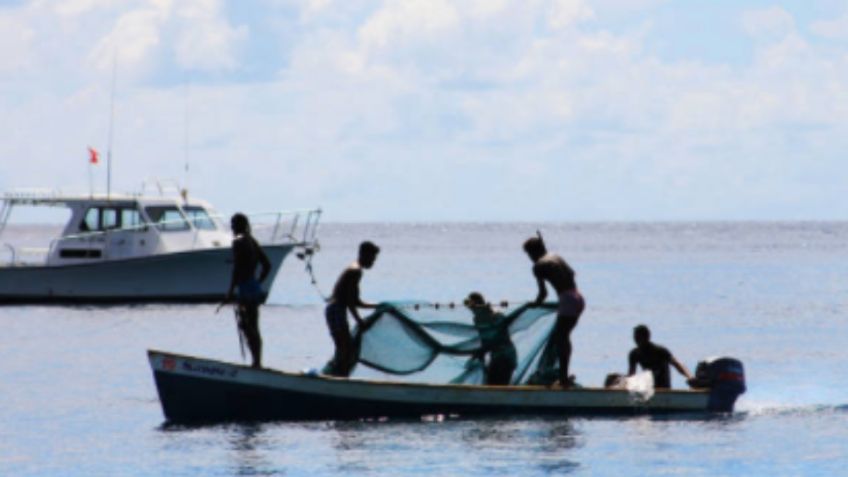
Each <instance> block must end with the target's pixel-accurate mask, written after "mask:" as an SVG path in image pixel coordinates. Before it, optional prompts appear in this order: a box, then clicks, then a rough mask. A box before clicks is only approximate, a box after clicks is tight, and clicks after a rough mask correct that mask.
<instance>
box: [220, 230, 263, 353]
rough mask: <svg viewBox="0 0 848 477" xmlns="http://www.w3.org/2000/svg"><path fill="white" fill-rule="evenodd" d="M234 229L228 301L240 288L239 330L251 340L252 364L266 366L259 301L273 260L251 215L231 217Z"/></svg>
mask: <svg viewBox="0 0 848 477" xmlns="http://www.w3.org/2000/svg"><path fill="white" fill-rule="evenodd" d="M230 228H232V230H233V234H234V235H235V238H234V239H233V276H232V279H231V280H230V288H229V290H228V291H227V297H226V298H225V299H224V301H226V302H229V301H232V300H233V296H234V292H235V290H236V288H238V297H237V303H238V304H237V306H238V325H239V330H240V332H241V333H242V335H243V336H244V337H245V339H246V341H247V347H248V348H249V349H250V356H251V358H252V359H253V363H252V364H251V366H253V367H254V368H261V367H262V336H261V335H260V334H259V304H260V303H262V299H263V298H264V297H263V292H262V286H261V283H262V282H263V281H265V278H267V277H268V274H269V273H270V272H271V262H270V261H269V260H268V256H267V255H265V252H264V251H263V250H262V247H261V246H259V243H258V242H256V239H254V238H253V236H252V235H251V234H250V222H249V221H248V220H247V216H245V215H244V214H241V213H238V214H235V215H233V217H232V219H230ZM259 265H261V266H262V271H261V272H260V274H259V279H257V278H256V268H257V267H258V266H259Z"/></svg>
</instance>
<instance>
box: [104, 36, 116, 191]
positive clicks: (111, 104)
mask: <svg viewBox="0 0 848 477" xmlns="http://www.w3.org/2000/svg"><path fill="white" fill-rule="evenodd" d="M117 76H118V52H117V50H116V51H115V56H114V57H113V58H112V94H111V98H110V100H109V141H108V145H107V148H106V199H109V198H110V197H111V195H112V140H113V138H114V136H115V133H114V129H115V82H116V78H117Z"/></svg>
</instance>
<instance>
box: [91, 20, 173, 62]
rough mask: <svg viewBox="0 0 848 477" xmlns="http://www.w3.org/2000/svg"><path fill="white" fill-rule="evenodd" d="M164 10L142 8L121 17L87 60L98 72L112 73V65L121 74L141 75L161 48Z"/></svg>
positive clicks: (153, 60)
mask: <svg viewBox="0 0 848 477" xmlns="http://www.w3.org/2000/svg"><path fill="white" fill-rule="evenodd" d="M169 14H170V12H169V9H168V8H167V7H164V8H162V7H157V6H155V5H154V6H152V8H151V7H145V8H140V9H137V10H133V11H130V12H128V13H125V14H123V15H121V16H120V17H119V18H118V20H117V21H116V22H115V26H114V27H113V28H112V31H111V32H109V33H108V34H107V35H106V36H105V37H103V38H102V39H101V40H100V42H99V43H98V45H97V46H96V47H95V48H94V49H93V50H92V51H91V53H90V55H89V58H90V59H91V62H92V63H93V64H94V65H95V66H96V67H97V68H99V69H100V70H109V69H111V67H112V65H113V62H114V61H117V62H118V63H119V64H120V65H121V69H122V71H126V70H131V71H143V70H146V69H148V68H150V67H151V66H152V63H153V62H155V61H156V58H155V54H156V49H157V47H158V46H159V45H160V44H161V28H162V24H163V23H164V22H165V21H166V20H167V19H168V16H169Z"/></svg>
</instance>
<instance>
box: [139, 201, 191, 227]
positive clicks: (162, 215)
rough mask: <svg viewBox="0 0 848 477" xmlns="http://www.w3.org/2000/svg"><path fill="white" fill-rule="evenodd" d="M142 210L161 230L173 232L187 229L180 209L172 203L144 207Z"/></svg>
mask: <svg viewBox="0 0 848 477" xmlns="http://www.w3.org/2000/svg"><path fill="white" fill-rule="evenodd" d="M144 211H145V212H147V216H148V217H150V221H151V222H153V223H154V224H155V225H156V228H158V229H159V230H162V231H163V232H174V231H179V230H188V229H189V225H188V223H187V222H186V221H185V218H183V214H182V213H180V209H178V208H177V207H176V206H173V205H167V206H151V207H145V208H144Z"/></svg>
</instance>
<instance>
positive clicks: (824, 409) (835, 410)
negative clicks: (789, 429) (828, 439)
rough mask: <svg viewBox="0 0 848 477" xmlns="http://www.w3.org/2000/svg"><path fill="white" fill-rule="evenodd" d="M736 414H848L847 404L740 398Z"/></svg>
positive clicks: (786, 415)
mask: <svg viewBox="0 0 848 477" xmlns="http://www.w3.org/2000/svg"><path fill="white" fill-rule="evenodd" d="M736 414H738V415H740V416H746V417H781V416H783V417H789V416H814V415H833V414H848V404H786V403H779V402H767V401H750V400H742V401H740V402H739V403H737V406H736Z"/></svg>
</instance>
